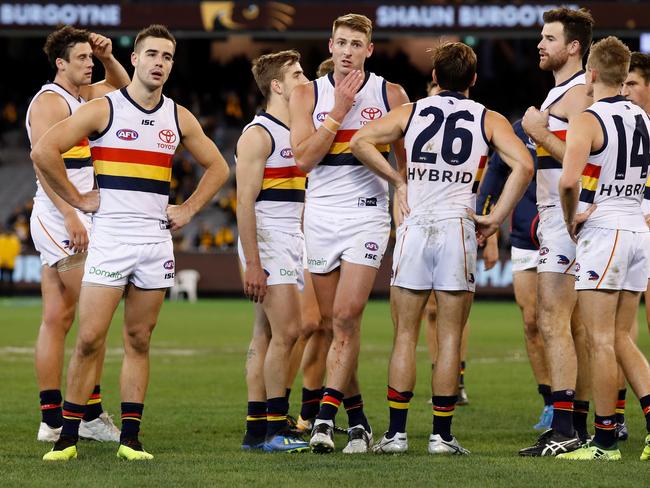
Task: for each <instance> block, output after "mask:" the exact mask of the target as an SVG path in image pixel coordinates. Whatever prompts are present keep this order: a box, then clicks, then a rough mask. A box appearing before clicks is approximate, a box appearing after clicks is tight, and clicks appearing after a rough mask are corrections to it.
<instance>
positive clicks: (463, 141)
mask: <svg viewBox="0 0 650 488" xmlns="http://www.w3.org/2000/svg"><path fill="white" fill-rule="evenodd" d="M485 113H486V109H485V107H484V106H483V105H481V104H480V103H477V102H474V101H472V100H469V99H468V98H465V97H464V96H463V95H461V94H459V93H455V92H451V91H444V92H441V93H439V94H437V95H434V96H431V97H428V98H423V99H421V100H418V101H417V102H415V103H414V104H413V111H412V112H411V117H410V119H409V121H408V123H407V126H406V131H405V136H404V146H405V149H406V159H407V174H406V176H407V191H408V204H409V207H410V208H411V213H410V215H409V217H408V219H407V221H411V222H422V221H427V220H437V219H441V218H451V217H467V209H474V208H475V207H476V191H477V190H478V186H479V183H480V181H481V177H482V175H483V170H484V169H485V165H486V163H487V159H488V158H487V154H488V149H489V146H488V141H487V138H486V135H485V128H484V124H485Z"/></svg>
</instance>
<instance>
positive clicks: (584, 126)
mask: <svg viewBox="0 0 650 488" xmlns="http://www.w3.org/2000/svg"><path fill="white" fill-rule="evenodd" d="M599 134H600V140H601V143H600V144H601V145H602V139H603V137H604V136H603V135H602V130H601V128H600V124H599V122H598V120H596V117H594V116H593V115H592V114H591V113H589V112H583V113H582V114H580V115H579V116H577V117H575V118H574V119H573V120H572V121H571V122H569V129H568V130H567V137H566V153H565V155H564V160H563V161H562V175H561V176H560V183H559V188H558V189H559V193H560V202H561V204H562V212H563V213H564V222H565V223H566V226H567V230H568V231H569V235H570V236H571V238H572V239H574V240H575V239H576V232H577V227H578V225H580V224H581V223H583V222H584V221H585V220H586V219H587V217H588V216H589V214H591V212H593V209H594V208H595V206H593V205H592V206H591V207H590V210H589V211H587V212H584V213H583V214H580V216H577V215H576V211H577V209H578V197H579V193H580V188H579V182H580V178H581V176H582V172H583V171H584V169H585V166H586V165H587V160H588V158H589V153H590V152H591V150H592V149H593V146H594V145H595V144H597V143H598V139H599V137H598V135H599Z"/></svg>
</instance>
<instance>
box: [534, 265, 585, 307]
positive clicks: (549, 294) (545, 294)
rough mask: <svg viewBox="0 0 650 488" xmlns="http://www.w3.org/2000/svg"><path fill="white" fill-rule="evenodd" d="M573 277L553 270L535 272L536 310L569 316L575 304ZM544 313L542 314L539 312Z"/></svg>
mask: <svg viewBox="0 0 650 488" xmlns="http://www.w3.org/2000/svg"><path fill="white" fill-rule="evenodd" d="M576 299H577V296H576V291H575V277H574V276H573V275H569V274H564V273H555V272H538V273H537V310H538V315H540V313H539V312H546V314H559V313H561V314H562V315H563V316H565V317H570V316H571V313H572V312H573V309H574V307H575V304H576ZM541 315H544V314H541Z"/></svg>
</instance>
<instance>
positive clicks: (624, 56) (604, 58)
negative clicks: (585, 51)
mask: <svg viewBox="0 0 650 488" xmlns="http://www.w3.org/2000/svg"><path fill="white" fill-rule="evenodd" d="M587 65H588V66H589V67H590V68H592V69H594V70H596V71H597V72H598V78H599V80H600V81H601V83H603V84H604V85H607V86H620V85H622V84H623V82H624V81H625V78H627V73H628V68H629V66H630V49H629V48H628V47H627V46H626V45H625V44H623V42H621V40H620V39H619V38H618V37H614V36H609V37H606V38H605V39H601V40H600V41H598V42H597V43H595V44H594V45H593V46H591V50H590V51H589V59H587Z"/></svg>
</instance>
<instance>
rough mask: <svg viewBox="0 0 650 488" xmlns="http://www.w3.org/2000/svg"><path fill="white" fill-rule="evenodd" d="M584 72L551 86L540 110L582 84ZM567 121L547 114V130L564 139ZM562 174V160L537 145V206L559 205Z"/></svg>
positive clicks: (567, 125) (549, 106)
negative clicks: (559, 187)
mask: <svg viewBox="0 0 650 488" xmlns="http://www.w3.org/2000/svg"><path fill="white" fill-rule="evenodd" d="M585 83H586V81H585V72H584V71H579V72H578V73H576V74H575V75H573V76H572V77H571V78H569V79H568V80H566V81H565V82H563V83H560V84H559V85H557V86H555V87H553V88H552V89H551V91H549V92H548V96H547V97H546V100H544V103H542V106H541V107H540V110H541V111H542V112H543V111H545V110H549V109H550V108H551V107H552V106H553V105H554V104H556V103H557V102H558V101H560V99H561V98H562V97H563V96H564V95H566V92H568V91H569V90H570V89H571V88H573V87H574V86H577V85H584V84H585ZM568 127H569V121H568V120H567V119H563V118H560V117H556V116H555V115H549V118H548V130H549V131H551V132H552V133H553V134H555V136H556V137H557V138H558V139H561V140H563V141H565V140H566V131H567V129H568ZM561 174H562V161H557V160H556V159H554V158H553V157H552V156H551V155H550V153H549V152H548V151H547V150H546V149H544V148H543V147H542V146H537V207H538V208H539V207H551V206H559V205H560V193H559V192H558V186H559V184H560V175H561Z"/></svg>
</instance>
